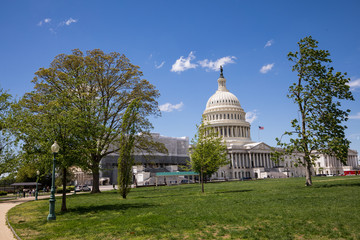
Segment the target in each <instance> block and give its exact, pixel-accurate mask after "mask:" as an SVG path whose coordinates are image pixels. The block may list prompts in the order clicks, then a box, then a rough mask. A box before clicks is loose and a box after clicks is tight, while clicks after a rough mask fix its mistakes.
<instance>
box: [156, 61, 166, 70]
mask: <svg viewBox="0 0 360 240" xmlns="http://www.w3.org/2000/svg"><path fill="white" fill-rule="evenodd" d="M164 64H165V61H163V62H162V63H160V65H157V64H156V62H155V68H156V69H160V68H162V67H163V66H164Z"/></svg>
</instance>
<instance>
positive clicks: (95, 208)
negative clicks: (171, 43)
mask: <svg viewBox="0 0 360 240" xmlns="http://www.w3.org/2000/svg"><path fill="white" fill-rule="evenodd" d="M154 206H157V205H154V204H147V203H131V204H129V203H118V204H105V205H89V206H80V207H75V208H69V209H68V211H67V212H65V213H62V214H67V213H77V214H84V213H96V212H103V211H124V210H127V209H130V208H150V207H154Z"/></svg>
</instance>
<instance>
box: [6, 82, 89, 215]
mask: <svg viewBox="0 0 360 240" xmlns="http://www.w3.org/2000/svg"><path fill="white" fill-rule="evenodd" d="M54 92H55V87H54V86H53V85H48V84H37V85H35V89H34V91H32V92H30V93H26V94H25V95H24V96H23V97H22V98H21V99H20V100H19V101H18V102H16V103H14V104H13V105H12V110H11V111H10V114H9V116H8V122H9V123H11V124H9V126H10V129H11V131H12V134H13V135H14V136H15V137H16V138H17V140H18V141H20V142H21V143H22V151H21V152H20V154H19V158H21V166H22V169H21V170H22V171H19V174H24V170H25V174H26V175H27V176H28V177H32V175H35V173H36V169H37V170H39V171H40V172H43V173H46V172H51V167H52V154H51V152H50V146H51V145H52V143H53V142H54V140H56V141H57V142H58V143H59V145H60V146H61V148H60V152H59V154H58V155H57V157H56V159H57V167H58V168H59V169H60V171H61V172H62V174H61V176H62V185H63V189H66V185H67V180H66V179H67V178H66V175H67V170H68V168H69V167H71V166H74V165H75V166H78V165H82V164H83V162H82V161H83V159H84V158H82V156H84V151H83V149H82V141H81V138H80V137H79V136H80V135H81V130H82V126H80V124H79V119H80V118H81V117H82V112H80V111H79V110H78V109H76V108H74V106H73V101H74V100H75V99H71V98H70V97H69V96H68V94H69V93H68V92H62V94H61V95H56V94H54ZM34 168H36V169H34ZM61 211H62V212H64V211H67V207H66V193H65V192H63V196H62V204H61Z"/></svg>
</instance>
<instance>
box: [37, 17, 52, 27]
mask: <svg viewBox="0 0 360 240" xmlns="http://www.w3.org/2000/svg"><path fill="white" fill-rule="evenodd" d="M49 22H51V18H45V19H44V20H41V21H40V22H39V23H38V26H42V25H43V24H44V23H49Z"/></svg>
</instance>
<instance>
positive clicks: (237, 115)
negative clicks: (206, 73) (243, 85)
mask: <svg viewBox="0 0 360 240" xmlns="http://www.w3.org/2000/svg"><path fill="white" fill-rule="evenodd" d="M220 70H221V73H220V77H219V79H218V89H217V91H216V92H215V93H214V94H213V95H212V96H211V97H210V98H209V100H208V101H207V104H206V109H205V111H204V113H203V115H204V121H205V123H206V124H207V125H208V126H209V125H210V126H211V127H212V128H213V129H214V131H215V132H217V133H218V135H219V136H222V137H223V138H224V139H225V140H226V141H227V142H234V141H235V142H251V138H250V123H248V122H247V121H246V120H245V111H244V110H243V109H242V107H241V105H240V102H239V100H238V98H237V97H236V96H235V95H234V94H232V93H231V92H229V90H228V89H227V88H226V79H225V78H224V76H223V70H222V67H221V68H220Z"/></svg>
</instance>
